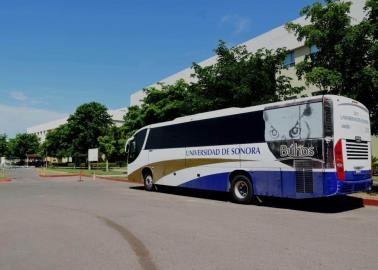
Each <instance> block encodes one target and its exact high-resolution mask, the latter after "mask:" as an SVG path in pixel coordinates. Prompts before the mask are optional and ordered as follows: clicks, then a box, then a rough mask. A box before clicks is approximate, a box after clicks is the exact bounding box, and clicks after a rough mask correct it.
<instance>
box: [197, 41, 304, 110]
mask: <svg viewBox="0 0 378 270" xmlns="http://www.w3.org/2000/svg"><path fill="white" fill-rule="evenodd" d="M215 52H216V56H217V63H215V64H213V65H210V66H205V67H202V66H200V65H198V64H196V63H194V64H193V69H194V74H193V75H192V76H193V77H195V78H196V79H197V82H195V83H193V84H192V89H193V90H194V92H195V94H196V96H195V97H196V98H197V99H196V102H194V106H195V107H198V108H197V110H198V111H210V110H216V109H223V108H227V107H246V106H253V105H258V104H263V103H268V102H274V101H278V100H282V99H284V98H286V97H288V96H292V95H294V94H297V93H299V92H301V91H302V90H303V87H292V86H291V84H290V81H291V78H289V77H287V76H284V75H282V74H281V70H282V69H283V68H284V67H283V61H284V59H285V56H286V55H287V51H286V50H285V49H277V50H276V51H272V50H267V49H260V50H258V51H257V52H255V53H251V52H248V51H247V49H246V47H245V46H237V47H234V48H231V49H230V48H227V47H226V44H225V43H224V42H223V41H220V42H219V45H218V47H217V48H216V49H215Z"/></svg>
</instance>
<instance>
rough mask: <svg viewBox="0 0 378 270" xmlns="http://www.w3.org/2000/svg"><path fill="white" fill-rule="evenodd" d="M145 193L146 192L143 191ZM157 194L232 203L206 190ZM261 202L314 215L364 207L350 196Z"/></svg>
mask: <svg viewBox="0 0 378 270" xmlns="http://www.w3.org/2000/svg"><path fill="white" fill-rule="evenodd" d="M130 189H134V190H141V191H144V187H142V186H135V187H130ZM144 192H146V191H144ZM158 192H159V193H166V194H172V195H179V196H186V197H193V198H199V199H208V200H215V201H223V202H232V198H231V195H230V194H229V193H226V192H216V191H207V190H197V189H188V188H177V187H167V186H159V187H158ZM260 198H261V200H262V202H255V203H254V204H255V205H257V206H260V207H271V208H282V209H290V210H297V211H305V212H316V213H330V214H332V213H341V212H346V211H351V210H354V209H358V208H362V207H364V204H363V200H362V199H360V198H356V197H350V196H334V197H323V198H313V199H298V200H296V199H288V198H274V197H260Z"/></svg>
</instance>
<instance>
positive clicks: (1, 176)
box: [0, 174, 8, 179]
mask: <svg viewBox="0 0 378 270" xmlns="http://www.w3.org/2000/svg"><path fill="white" fill-rule="evenodd" d="M5 178H8V177H6V176H4V175H1V174H0V179H5Z"/></svg>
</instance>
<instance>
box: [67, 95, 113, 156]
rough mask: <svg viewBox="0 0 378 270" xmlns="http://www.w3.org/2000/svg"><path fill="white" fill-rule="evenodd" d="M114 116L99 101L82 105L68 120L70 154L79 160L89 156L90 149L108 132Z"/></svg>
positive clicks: (96, 145) (97, 144) (95, 146)
mask: <svg viewBox="0 0 378 270" xmlns="http://www.w3.org/2000/svg"><path fill="white" fill-rule="evenodd" d="M112 124H113V123H112V118H111V116H110V115H109V114H108V112H107V108H106V107H105V106H104V105H102V104H100V103H97V102H90V103H85V104H83V105H80V106H79V107H78V108H77V109H76V111H75V113H74V114H72V115H70V117H69V118H68V121H67V126H68V133H69V138H70V140H71V142H70V148H69V151H70V154H71V156H72V157H73V158H74V159H75V161H76V162H78V161H79V160H80V159H83V158H84V157H86V156H87V153H88V149H90V148H97V147H98V146H99V143H98V138H99V137H100V136H104V135H106V134H107V133H108V131H109V129H110V127H111V126H112Z"/></svg>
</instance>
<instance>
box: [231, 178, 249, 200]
mask: <svg viewBox="0 0 378 270" xmlns="http://www.w3.org/2000/svg"><path fill="white" fill-rule="evenodd" d="M231 193H232V197H233V198H234V200H235V201H236V202H237V203H243V204H249V203H251V202H252V199H253V189H252V184H251V181H250V179H249V178H248V177H247V176H245V175H235V176H234V177H233V178H232V180H231Z"/></svg>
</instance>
